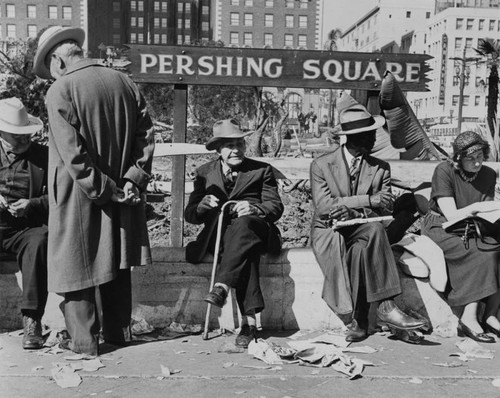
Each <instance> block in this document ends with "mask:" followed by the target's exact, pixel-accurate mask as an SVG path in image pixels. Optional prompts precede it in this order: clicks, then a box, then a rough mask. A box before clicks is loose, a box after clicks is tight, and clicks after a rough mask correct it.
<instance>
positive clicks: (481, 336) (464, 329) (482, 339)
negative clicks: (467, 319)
mask: <svg viewBox="0 0 500 398" xmlns="http://www.w3.org/2000/svg"><path fill="white" fill-rule="evenodd" d="M457 332H458V337H469V338H471V339H472V340H475V341H477V342H479V343H494V342H495V338H494V337H491V336H488V335H487V334H486V333H476V332H474V331H473V330H471V329H470V328H469V327H468V326H467V325H465V324H464V323H463V322H462V321H458V330H457Z"/></svg>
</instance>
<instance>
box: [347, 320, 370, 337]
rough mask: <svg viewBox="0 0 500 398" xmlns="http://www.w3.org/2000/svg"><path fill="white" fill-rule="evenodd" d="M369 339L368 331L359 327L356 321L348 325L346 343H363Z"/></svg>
mask: <svg viewBox="0 0 500 398" xmlns="http://www.w3.org/2000/svg"><path fill="white" fill-rule="evenodd" d="M367 337H368V334H367V333H366V330H365V329H363V328H361V327H360V326H359V325H358V322H357V321H356V319H353V320H352V322H351V323H350V324H349V325H347V330H346V332H345V341H348V342H351V343H354V342H356V341H362V340H364V339H366V338H367Z"/></svg>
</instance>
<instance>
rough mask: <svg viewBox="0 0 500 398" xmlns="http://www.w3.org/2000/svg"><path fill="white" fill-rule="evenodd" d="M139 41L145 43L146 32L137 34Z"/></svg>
mask: <svg viewBox="0 0 500 398" xmlns="http://www.w3.org/2000/svg"><path fill="white" fill-rule="evenodd" d="M137 42H139V43H144V33H138V34H137Z"/></svg>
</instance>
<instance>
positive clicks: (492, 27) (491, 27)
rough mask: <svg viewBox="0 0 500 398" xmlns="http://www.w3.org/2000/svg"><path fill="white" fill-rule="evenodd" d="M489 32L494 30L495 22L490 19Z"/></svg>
mask: <svg viewBox="0 0 500 398" xmlns="http://www.w3.org/2000/svg"><path fill="white" fill-rule="evenodd" d="M489 30H495V20H494V19H490V26H489Z"/></svg>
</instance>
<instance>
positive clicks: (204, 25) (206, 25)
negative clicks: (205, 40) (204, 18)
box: [201, 22, 210, 32]
mask: <svg viewBox="0 0 500 398" xmlns="http://www.w3.org/2000/svg"><path fill="white" fill-rule="evenodd" d="M201 30H202V31H204V32H208V31H209V30H210V24H209V23H208V22H202V23H201Z"/></svg>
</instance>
